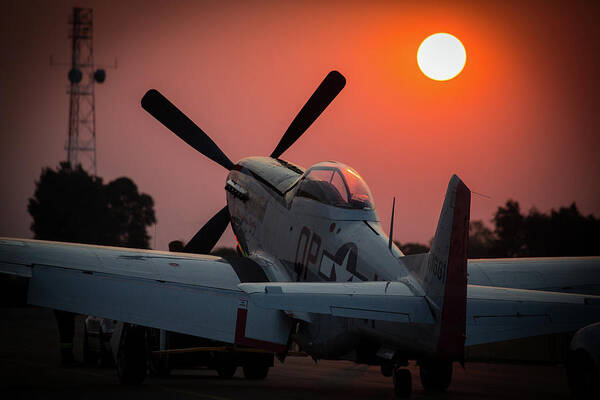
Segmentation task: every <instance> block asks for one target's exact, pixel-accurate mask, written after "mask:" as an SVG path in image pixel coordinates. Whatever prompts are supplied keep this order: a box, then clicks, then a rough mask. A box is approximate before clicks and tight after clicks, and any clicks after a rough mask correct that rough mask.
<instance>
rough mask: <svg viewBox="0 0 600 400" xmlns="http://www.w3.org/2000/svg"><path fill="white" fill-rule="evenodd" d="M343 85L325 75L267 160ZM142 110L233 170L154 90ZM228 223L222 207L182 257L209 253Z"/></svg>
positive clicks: (280, 151)
mask: <svg viewBox="0 0 600 400" xmlns="http://www.w3.org/2000/svg"><path fill="white" fill-rule="evenodd" d="M345 85H346V78H344V76H343V75H342V74H340V73H339V72H337V71H331V72H330V73H328V74H327V76H326V77H325V79H323V82H321V84H320V85H319V86H318V87H317V90H315V92H314V93H313V94H312V96H310V98H309V99H308V101H307V102H306V104H304V106H303V107H302V109H301V110H300V112H299V113H298V115H296V118H294V120H293V121H292V123H291V124H290V126H289V127H288V129H287V130H286V131H285V133H284V134H283V137H282V138H281V140H280V141H279V144H278V145H277V147H275V150H273V152H272V153H271V157H273V158H279V156H281V154H283V153H284V152H285V151H286V150H287V149H289V148H290V146H291V145H292V144H294V142H295V141H296V140H298V138H299V137H300V136H302V134H303V133H304V132H306V130H307V129H308V127H309V126H310V125H311V124H312V123H313V122H315V120H316V119H317V118H318V117H319V115H321V113H322V112H323V111H324V110H325V108H327V106H328V105H329V104H330V103H331V102H332V101H333V99H334V98H335V97H336V96H337V95H338V93H340V91H341V90H342V89H343V88H344V86H345ZM142 108H143V109H144V110H146V111H147V112H148V113H150V114H151V115H152V116H153V117H154V118H156V119H157V120H158V121H159V122H160V123H161V124H163V125H164V126H166V127H167V128H168V129H169V130H171V131H172V132H173V133H174V134H176V135H177V136H179V137H180V138H181V139H182V140H183V141H184V142H186V143H187V144H189V145H190V146H192V147H193V148H194V149H196V150H197V151H199V152H200V153H202V154H204V155H205V156H206V157H208V158H210V159H211V160H213V161H214V162H216V163H218V164H220V165H222V166H223V167H224V168H226V169H228V170H231V169H232V168H233V166H234V164H233V162H231V160H230V159H229V158H228V157H227V156H226V155H225V153H223V152H222V151H221V149H220V148H219V146H217V145H216V144H215V142H213V141H212V139H211V138H210V137H209V136H208V135H207V134H206V133H205V132H204V131H203V130H202V129H200V128H199V127H198V126H197V125H196V124H195V123H194V122H192V120H191V119H189V118H188V117H187V116H186V115H185V114H184V113H182V112H181V111H180V110H179V109H178V108H177V107H176V106H175V105H174V104H173V103H171V102H170V101H169V100H168V99H167V98H166V97H165V96H163V95H162V94H161V93H160V92H159V91H158V90H155V89H150V90H148V91H147V92H146V94H145V95H144V97H142ZM230 219H231V216H230V215H229V209H228V207H227V206H225V207H223V208H222V209H221V211H219V212H218V213H217V214H215V215H214V216H213V217H212V218H211V219H210V220H209V221H208V222H207V223H206V224H204V226H203V227H202V228H200V230H199V231H198V232H197V233H196V234H195V235H194V237H193V238H192V239H191V240H190V241H189V242H188V244H187V245H186V246H185V247H184V248H183V251H184V252H186V253H200V254H207V253H209V252H210V251H211V250H212V248H213V247H214V246H215V244H217V242H218V241H219V239H220V238H221V236H222V235H223V232H225V229H226V228H227V224H229V221H230Z"/></svg>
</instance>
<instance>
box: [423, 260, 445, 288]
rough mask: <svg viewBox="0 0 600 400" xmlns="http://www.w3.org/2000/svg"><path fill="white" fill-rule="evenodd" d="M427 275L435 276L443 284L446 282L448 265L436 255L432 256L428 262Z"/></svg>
mask: <svg viewBox="0 0 600 400" xmlns="http://www.w3.org/2000/svg"><path fill="white" fill-rule="evenodd" d="M427 274H428V275H431V276H434V277H435V278H437V280H439V281H440V282H441V283H444V282H446V263H445V262H444V261H442V260H440V259H439V258H438V257H437V256H436V255H435V254H430V255H429V258H428V261H427Z"/></svg>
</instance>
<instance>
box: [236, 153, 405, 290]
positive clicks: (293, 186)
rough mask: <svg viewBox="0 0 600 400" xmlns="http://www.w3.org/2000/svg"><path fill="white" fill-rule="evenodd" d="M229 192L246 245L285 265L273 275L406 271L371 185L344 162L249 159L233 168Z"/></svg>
mask: <svg viewBox="0 0 600 400" xmlns="http://www.w3.org/2000/svg"><path fill="white" fill-rule="evenodd" d="M328 180H329V181H328ZM226 190H227V204H228V207H229V212H230V215H231V222H232V227H233V231H234V234H235V236H236V238H237V241H238V244H239V246H240V249H241V251H242V252H243V253H244V254H246V255H252V256H255V257H267V258H269V261H270V262H275V263H279V264H280V266H282V267H284V268H283V270H285V271H287V276H272V277H270V279H272V280H277V281H281V280H284V281H313V282H314V281H338V282H344V281H376V280H399V279H401V278H403V277H406V276H407V275H408V272H407V270H406V268H405V267H404V266H403V265H402V263H400V262H399V260H398V258H399V257H401V256H402V253H401V251H400V250H399V249H398V248H397V247H396V246H395V245H394V244H392V246H391V248H390V247H389V243H388V236H387V235H386V234H385V233H384V232H383V230H382V228H381V225H380V223H379V218H378V216H377V213H376V211H375V207H374V204H373V201H372V198H371V195H370V193H369V192H368V188H367V187H366V184H365V183H364V181H363V180H362V178H360V176H359V175H358V173H356V171H354V170H353V169H351V168H350V167H347V166H345V165H344V164H341V163H336V162H325V163H318V164H316V165H314V166H313V167H311V168H309V169H307V170H305V169H303V168H301V167H298V166H296V165H293V164H291V163H288V162H285V161H280V160H277V159H273V158H270V157H249V158H245V159H243V160H241V161H240V162H239V163H238V164H236V166H235V167H234V168H233V170H232V171H231V172H230V173H229V175H228V177H227V183H226ZM338 195H339V196H338ZM279 270H281V269H279Z"/></svg>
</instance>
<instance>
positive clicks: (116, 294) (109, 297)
mask: <svg viewBox="0 0 600 400" xmlns="http://www.w3.org/2000/svg"><path fill="white" fill-rule="evenodd" d="M240 297H243V296H242V294H241V293H240V292H235V291H230V290H223V289H213V288H207V287H197V286H189V285H182V284H178V283H172V282H159V281H156V280H155V281H152V280H144V279H135V278H128V277H124V276H118V275H112V274H103V273H86V272H82V271H75V270H67V269H64V268H56V267H47V266H38V265H36V266H34V267H33V269H32V277H31V280H30V283H29V295H28V301H29V303H31V304H34V305H38V306H43V307H49V308H54V309H59V310H65V311H71V312H75V313H82V314H91V315H95V316H98V317H104V318H110V319H115V320H119V321H126V322H131V323H135V324H139V325H143V326H149V327H153V328H159V329H166V330H170V331H175V332H181V333H186V334H189V335H195V336H201V337H205V338H208V339H213V340H219V341H223V342H227V343H233V342H234V333H235V325H236V311H237V306H238V303H239V300H240Z"/></svg>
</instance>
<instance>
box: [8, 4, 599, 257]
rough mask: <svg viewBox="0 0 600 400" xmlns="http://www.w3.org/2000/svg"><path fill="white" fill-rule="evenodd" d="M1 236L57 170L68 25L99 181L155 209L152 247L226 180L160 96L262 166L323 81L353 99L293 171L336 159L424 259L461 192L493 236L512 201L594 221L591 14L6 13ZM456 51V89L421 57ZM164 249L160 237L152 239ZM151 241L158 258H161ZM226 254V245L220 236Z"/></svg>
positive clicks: (207, 7)
mask: <svg viewBox="0 0 600 400" xmlns="http://www.w3.org/2000/svg"><path fill="white" fill-rule="evenodd" d="M1 4H2V12H1V13H0V45H1V47H0V49H1V54H2V60H1V63H0V135H1V136H0V187H1V193H0V194H1V196H0V199H1V200H0V202H1V206H2V207H1V208H0V210H1V211H0V235H1V236H16V237H32V233H31V232H30V230H29V225H30V224H31V219H30V217H29V215H28V213H27V199H28V198H29V197H30V196H31V195H32V194H33V191H34V181H35V180H36V179H38V178H39V175H40V172H41V169H42V168H43V167H45V166H51V167H56V166H57V165H58V163H59V162H60V161H61V160H64V159H65V158H66V151H65V149H64V146H65V142H66V139H67V129H68V128H67V122H68V101H69V99H68V96H67V94H66V89H67V72H68V68H67V67H56V66H54V67H51V66H50V65H49V62H48V60H49V56H50V55H53V56H54V59H55V60H64V61H67V60H69V57H70V42H69V39H68V38H67V31H68V25H67V19H68V15H69V13H70V12H71V8H72V7H73V6H74V5H78V6H84V7H93V8H94V18H95V19H94V35H95V41H94V50H95V61H96V63H98V64H102V63H104V64H110V63H112V62H113V60H114V57H115V56H116V57H117V58H118V62H119V67H118V69H116V70H108V71H107V80H106V82H105V83H104V84H103V85H99V86H97V87H96V126H97V128H96V133H97V151H98V156H97V161H98V174H99V175H100V176H101V177H103V178H104V179H105V181H109V180H112V179H115V178H117V177H120V176H128V177H130V178H132V179H133V180H134V181H135V182H136V183H137V184H138V187H139V189H140V190H141V191H143V192H145V193H148V194H150V195H151V196H152V197H153V198H154V200H155V208H156V212H157V218H158V225H157V229H156V230H157V238H156V248H158V249H166V248H167V243H168V242H169V241H170V240H173V239H184V240H187V239H189V238H190V237H191V236H192V235H193V234H194V233H195V232H196V231H197V230H198V229H199V228H200V226H202V225H203V224H204V222H205V221H207V220H208V219H209V218H210V217H211V216H212V215H213V214H214V213H215V212H217V211H218V210H219V209H220V208H221V207H222V206H223V205H224V204H225V192H224V190H223V187H224V183H225V177H226V173H227V172H226V171H225V170H224V169H223V168H221V167H220V166H219V165H217V164H214V163H213V162H211V161H210V160H208V159H206V158H205V157H203V156H202V155H200V154H199V153H196V152H195V151H194V150H193V149H191V148H190V147H188V146H187V145H186V144H185V143H183V142H182V141H181V140H180V139H179V138H177V137H176V136H175V135H174V134H172V133H170V132H169V131H168V130H167V129H166V128H164V127H163V126H162V125H160V124H159V123H158V122H157V121H156V120H154V119H153V118H152V117H150V116H149V115H148V114H147V113H146V112H145V111H143V110H142V109H141V107H140V105H139V104H140V99H141V97H142V96H143V94H144V93H145V92H146V90H148V89H149V88H156V89H159V90H160V91H161V92H163V93H164V94H165V95H166V96H167V97H168V98H170V99H171V100H172V101H173V102H174V103H175V104H177V105H178V106H179V107H180V108H181V109H182V110H183V111H184V112H186V113H187V115H188V116H189V117H190V118H191V119H192V120H194V121H195V122H196V123H197V124H198V125H199V126H200V127H201V128H202V129H204V130H205V131H206V132H207V133H208V134H209V135H210V136H211V137H212V138H213V140H214V141H215V142H216V143H217V144H218V145H219V146H220V147H221V148H222V150H223V151H224V152H225V153H226V154H227V155H228V156H229V158H231V159H232V160H234V161H235V160H238V159H240V158H243V157H246V156H250V155H268V154H269V153H270V152H271V151H272V149H273V148H274V146H275V145H276V144H277V142H278V141H279V138H280V137H281V135H282V134H283V132H284V131H285V129H286V128H287V126H288V124H289V122H290V121H291V120H292V118H293V117H294V116H295V114H296V113H297V112H298V110H299V109H300V108H301V106H302V105H303V104H304V102H305V101H306V100H307V99H308V97H309V96H310V95H311V94H312V92H313V91H314V89H315V88H316V87H317V85H318V84H319V82H320V81H321V80H322V79H323V78H324V77H325V75H326V74H327V72H328V71H330V70H332V69H337V70H339V71H340V72H341V73H342V74H344V76H345V77H346V79H347V85H346V88H345V89H344V90H343V91H342V92H341V93H340V95H339V96H338V97H337V98H336V99H335V100H334V102H333V103H332V104H331V105H330V107H329V108H328V109H327V110H326V111H325V112H324V113H323V115H322V116H321V117H320V118H319V119H318V120H317V121H316V123H315V124H314V125H313V126H312V127H311V128H310V129H309V130H308V131H307V133H306V134H305V135H304V136H303V137H302V138H301V139H300V140H299V141H298V142H297V143H296V144H295V145H294V146H293V147H292V148H291V149H290V150H288V151H287V152H286V153H285V154H284V155H283V158H284V159H288V160H290V161H292V162H295V163H297V164H300V165H302V166H305V167H307V166H310V165H311V164H314V163H316V162H318V161H322V160H338V161H342V162H344V163H346V164H349V165H351V166H353V167H354V168H355V169H356V170H357V171H359V173H361V175H362V176H363V177H364V178H365V179H366V181H367V183H368V184H369V186H370V188H371V191H372V192H373V194H374V197H375V203H376V205H377V207H378V212H379V216H380V217H381V222H382V224H383V225H384V226H389V218H390V212H391V202H392V197H393V196H396V197H397V203H396V219H395V224H394V228H395V232H394V237H395V238H396V239H399V240H401V241H407V240H411V241H421V242H428V241H429V239H430V238H431V236H432V235H433V232H434V230H435V224H436V221H437V218H438V215H439V212H440V208H441V205H442V201H443V195H444V192H445V189H446V186H447V183H448V180H449V179H450V176H451V175H452V174H453V173H456V174H458V175H459V176H460V177H461V178H462V179H463V180H464V181H465V183H466V184H467V185H468V186H469V187H470V189H471V190H473V191H475V192H479V193H484V194H486V195H487V196H490V197H491V199H487V198H484V197H481V196H477V195H473V199H472V206H471V218H472V219H483V220H484V221H486V222H489V220H490V219H491V217H492V213H493V212H494V211H495V210H496V208H497V207H498V206H499V205H502V204H503V203H504V202H505V201H506V200H507V199H509V198H512V199H515V200H518V201H519V202H520V203H521V206H522V208H523V209H524V210H528V209H529V208H530V207H532V206H536V207H537V208H538V209H539V210H541V211H548V210H549V209H550V208H558V207H560V206H563V205H568V204H570V203H571V202H573V201H576V202H577V205H578V206H579V207H580V210H581V211H582V212H583V213H585V214H589V213H593V214H595V215H596V216H600V113H599V112H598V110H599V109H600V100H599V96H600V94H599V93H600V78H599V73H600V68H599V63H598V62H599V60H600V59H599V54H600V27H599V24H598V23H597V21H599V20H600V2H595V1H581V2H573V1H568V2H567V1H562V2H548V1H539V2H537V1H536V2H527V1H515V2H507V1H501V2H496V3H494V2H491V1H489V2H488V1H485V2H483V1H472V2H464V1H462V2H449V1H448V2H444V1H395V2H391V1H390V2H383V1H382V2H364V3H359V2H348V1H340V2H316V1H315V2H312V1H310V2H308V1H306V2H289V1H286V2H275V1H273V2H251V1H243V2H242V1H240V2H200V1H114V2H112V1H97V2H94V1H78V2H72V1H56V0H54V1H2V2H1ZM435 32H448V33H451V34H453V35H455V36H457V37H458V38H459V39H460V40H461V41H462V43H463V44H464V45H465V48H466V52H467V63H466V66H465V68H464V70H463V71H462V73H461V74H460V75H459V76H458V77H457V78H455V79H453V80H451V81H448V82H436V81H433V80H430V79H429V78H426V77H425V76H424V75H423V74H422V73H421V72H420V70H419V68H418V66H417V61H416V53H417V49H418V46H419V44H420V43H421V41H422V40H424V39H425V38H426V37H427V36H429V35H430V34H432V33H435ZM150 233H151V234H152V235H153V236H154V228H153V229H152V230H151V232H150ZM154 243H155V240H154V239H153V240H152V245H153V246H154ZM221 243H222V244H228V245H229V244H232V243H233V238H232V235H231V233H226V234H225V235H224V238H223V239H222V241H221Z"/></svg>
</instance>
